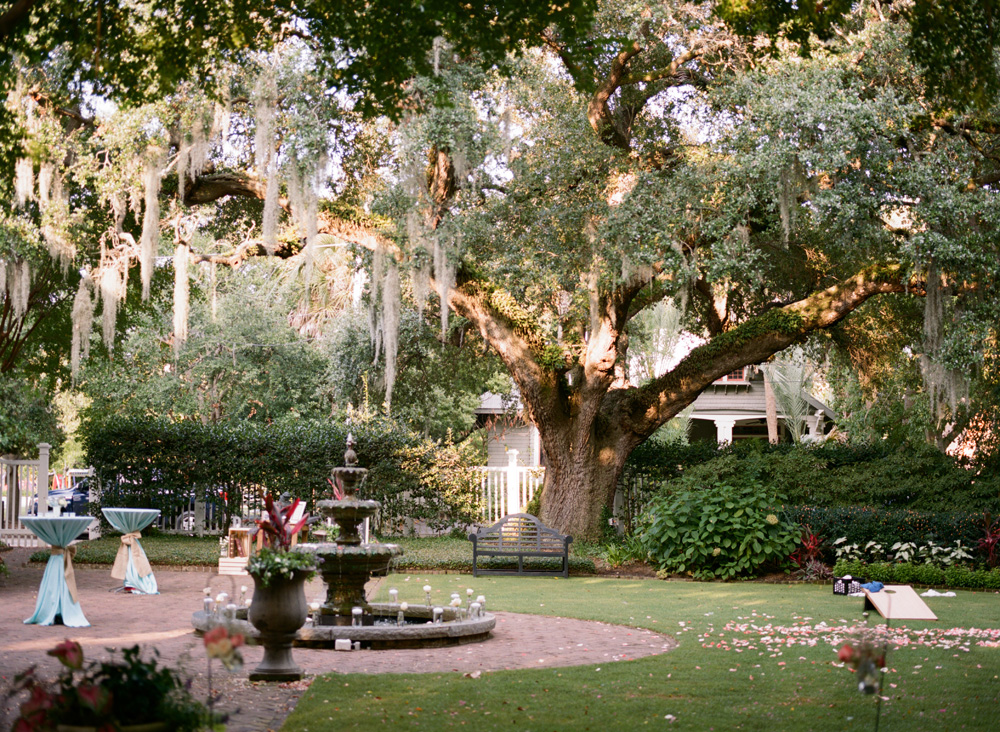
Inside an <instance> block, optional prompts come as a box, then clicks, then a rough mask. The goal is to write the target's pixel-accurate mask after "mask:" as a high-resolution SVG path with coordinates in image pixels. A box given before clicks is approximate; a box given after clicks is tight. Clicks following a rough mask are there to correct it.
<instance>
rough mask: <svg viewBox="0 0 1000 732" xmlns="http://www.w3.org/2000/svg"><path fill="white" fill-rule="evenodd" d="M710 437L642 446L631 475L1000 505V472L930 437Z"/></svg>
mask: <svg viewBox="0 0 1000 732" xmlns="http://www.w3.org/2000/svg"><path fill="white" fill-rule="evenodd" d="M709 445H710V446H709V447H705V446H704V445H703V444H701V443H695V444H692V445H682V444H679V443H651V444H648V445H643V446H640V448H637V449H636V450H635V451H634V452H633V454H632V455H631V456H630V457H629V462H628V464H627V468H626V482H628V480H632V482H635V481H634V477H633V476H634V475H636V474H642V475H648V476H653V477H655V478H656V479H658V480H659V481H668V484H667V485H666V486H665V490H667V491H670V490H676V489H679V488H681V487H682V486H683V484H684V481H687V483H688V484H703V483H705V482H707V481H715V480H719V481H722V482H726V483H730V484H733V485H739V484H743V483H751V482H756V483H760V484H762V485H764V486H766V487H767V488H768V489H770V490H773V491H775V492H777V493H781V494H783V495H785V496H787V497H788V500H789V502H790V503H792V504H802V505H810V506H827V507H832V506H854V505H860V506H878V507H882V508H892V509H904V508H909V509H914V510H921V511H953V510H962V511H982V510H994V511H996V510H997V509H1000V475H989V474H986V473H985V472H983V473H978V474H977V472H976V471H974V470H971V469H968V468H967V467H966V465H965V464H964V463H963V462H962V461H960V460H958V459H956V458H952V457H950V456H948V455H945V454H943V453H941V452H940V451H939V450H936V449H935V448H933V447H931V446H929V445H915V446H910V447H907V448H906V449H892V448H889V447H887V446H885V445H880V444H866V445H840V444H837V443H822V444H819V445H787V444H780V445H770V444H768V443H766V442H763V441H761V440H743V441H739V442H736V443H734V444H732V445H727V446H724V447H716V446H715V445H714V444H711V443H709ZM682 479H683V480H682ZM828 535H829V534H828ZM837 535H838V536H840V535H842V534H837Z"/></svg>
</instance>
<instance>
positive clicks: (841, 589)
mask: <svg viewBox="0 0 1000 732" xmlns="http://www.w3.org/2000/svg"><path fill="white" fill-rule="evenodd" d="M867 582H868V580H866V579H859V578H857V577H851V576H847V577H834V578H833V594H834V595H853V594H854V593H856V592H861V591H862V590H861V585H863V584H865V583H867Z"/></svg>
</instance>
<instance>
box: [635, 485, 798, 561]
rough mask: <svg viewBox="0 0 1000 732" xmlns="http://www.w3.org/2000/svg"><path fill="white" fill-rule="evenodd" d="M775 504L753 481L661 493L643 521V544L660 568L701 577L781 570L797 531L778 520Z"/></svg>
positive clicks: (641, 536) (793, 547) (794, 541)
mask: <svg viewBox="0 0 1000 732" xmlns="http://www.w3.org/2000/svg"><path fill="white" fill-rule="evenodd" d="M777 500H778V499H777V498H776V497H775V496H773V495H772V494H769V493H768V492H766V491H765V490H764V489H763V488H762V487H761V486H760V485H759V484H755V483H752V484H747V485H743V486H740V487H736V486H733V485H729V484H726V483H712V484H708V485H706V486H705V487H703V488H697V489H689V490H682V491H678V492H677V493H675V494H673V495H661V496H659V497H657V498H656V499H654V500H653V502H652V504H651V505H650V507H649V509H648V511H647V512H646V514H645V515H644V516H643V518H642V526H643V528H642V531H641V533H640V539H641V542H642V546H643V548H644V549H645V550H646V551H647V552H648V554H649V556H650V559H651V561H652V562H653V563H654V564H655V565H656V566H657V567H658V568H659V569H660V570H662V571H667V572H688V573H690V574H692V575H693V576H694V577H698V578H715V577H720V578H733V577H746V576H752V575H754V574H757V573H758V572H760V571H762V570H763V569H766V568H783V567H784V566H786V565H787V564H788V557H789V555H790V554H791V553H792V551H793V550H794V549H795V548H796V545H797V544H798V538H799V527H798V526H796V525H795V524H793V523H790V522H788V521H785V520H782V519H780V518H779V517H778V515H777V514H778V512H777V511H776V509H774V508H773V506H774V504H775V502H776V501H777Z"/></svg>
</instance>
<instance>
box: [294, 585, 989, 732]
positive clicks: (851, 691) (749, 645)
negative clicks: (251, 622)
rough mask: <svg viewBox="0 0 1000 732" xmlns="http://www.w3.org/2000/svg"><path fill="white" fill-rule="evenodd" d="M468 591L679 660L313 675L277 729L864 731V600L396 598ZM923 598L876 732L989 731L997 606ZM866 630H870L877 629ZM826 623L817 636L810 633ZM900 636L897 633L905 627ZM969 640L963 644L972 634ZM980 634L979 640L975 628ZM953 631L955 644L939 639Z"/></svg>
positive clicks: (903, 641) (524, 593) (775, 595)
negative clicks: (848, 654) (856, 664)
mask: <svg viewBox="0 0 1000 732" xmlns="http://www.w3.org/2000/svg"><path fill="white" fill-rule="evenodd" d="M427 581H429V582H430V584H432V585H433V586H434V587H435V592H441V593H442V594H443V596H447V595H448V594H449V593H450V592H452V591H454V590H459V591H462V590H463V589H464V588H466V587H471V588H474V590H475V591H476V593H477V594H478V593H482V594H485V595H486V598H487V605H488V607H489V608H490V609H493V610H508V611H513V612H523V613H535V614H543V615H553V616H568V617H577V618H584V619H590V620H599V621H604V622H614V623H623V624H627V625H634V626H641V627H646V628H651V629H653V630H658V631H660V632H663V633H665V634H670V635H673V636H674V637H675V638H676V639H677V641H678V642H679V643H680V646H679V648H677V649H676V650H674V651H671V652H669V653H666V654H663V655H660V656H654V657H650V658H645V659H641V660H638V661H627V662H620V663H604V664H601V665H599V666H582V667H572V668H558V669H530V670H519V671H497V672H492V673H485V674H483V675H482V676H481V677H480V678H478V679H472V678H466V677H463V676H462V675H460V674H441V673H434V674H411V675H404V674H393V675H379V676H367V675H358V674H355V675H346V676H338V675H330V676H326V677H322V678H319V679H317V680H316V681H315V682H314V683H313V685H312V688H311V689H310V690H309V692H308V693H307V694H306V695H305V696H304V697H303V699H302V701H301V702H300V703H299V705H298V707H297V708H296V710H295V711H294V712H293V713H292V715H291V716H290V717H289V718H288V720H287V721H286V723H285V726H284V727H283V732H300V731H301V732H306V730H317V729H327V728H331V725H334V726H335V727H336V728H337V729H366V730H367V729H373V728H378V727H380V726H382V725H388V727H389V728H392V729H434V730H437V729H443V728H450V727H459V726H463V725H464V726H469V727H473V728H475V729H476V730H483V731H488V730H499V729H524V730H588V729H591V730H618V729H632V728H637V727H643V726H646V725H649V726H651V727H654V728H670V729H683V730H699V731H700V730H729V729H743V730H761V731H764V730H766V731H767V732H779V731H781V732H783V731H785V730H838V732H839V731H840V730H870V729H872V728H873V727H874V723H875V699H874V698H873V697H871V696H863V695H861V694H860V693H858V691H857V690H856V689H857V686H856V682H855V680H854V675H853V674H852V673H851V672H850V671H848V670H847V669H845V668H842V667H839V665H838V664H837V657H836V649H837V648H838V647H839V645H840V639H841V638H842V637H843V635H844V629H846V628H848V627H849V626H852V625H853V624H855V623H856V622H858V621H859V620H860V618H861V610H862V601H861V600H860V599H858V598H850V597H837V596H834V595H833V594H832V592H831V589H830V587H829V586H828V585H823V586H817V585H790V586H786V585H760V584H722V583H695V582H660V581H652V580H635V581H630V580H616V579H605V578H597V577H577V578H570V579H569V580H564V579H558V578H522V577H495V578H472V577H470V576H467V575H448V576H445V577H442V576H440V575H435V576H430V577H428V576H427V575H424V576H420V575H419V573H416V572H415V573H413V574H410V575H405V574H397V575H392V576H390V577H389V579H388V581H387V582H386V583H384V584H383V585H382V592H383V595H384V594H385V593H387V592H388V588H389V587H390V586H393V587H396V588H398V589H399V593H400V600H410V601H416V602H420V601H422V597H423V592H422V590H421V587H422V585H423V584H424V583H425V582H427ZM957 594H958V596H957V597H954V598H928V599H927V602H928V604H929V605H930V606H931V608H932V609H933V610H934V612H935V613H936V614H937V615H938V617H939V618H940V621H939V622H937V623H927V622H917V621H906V622H898V623H896V624H894V627H896V626H898V628H899V631H900V632H899V635H898V639H897V642H895V643H894V644H893V645H891V646H890V652H889V656H888V667H889V668H890V671H889V673H888V674H886V677H885V684H886V685H885V689H884V696H885V697H886V699H885V700H884V701H883V702H882V718H881V726H880V729H882V730H889V731H891V732H897V731H903V730H911V731H912V732H923V731H924V730H949V731H950V730H960V729H967V730H993V729H996V726H997V720H998V718H1000V708H998V702H1000V699H998V696H1000V648H997V647H988V646H985V645H980V644H982V643H985V642H996V641H998V640H1000V630H998V629H1000V595H997V594H995V593H969V592H958V593H957ZM873 622H874V619H873ZM820 623H825V626H822V625H820ZM904 626H905V628H904ZM972 628H975V629H979V630H978V631H976V632H975V633H972V634H970V633H969V632H967V631H968V629H972ZM982 629H990V630H991V631H992V632H985V631H983V630H982ZM947 631H951V633H952V634H951V635H948V634H946V632H947Z"/></svg>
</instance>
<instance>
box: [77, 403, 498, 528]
mask: <svg viewBox="0 0 1000 732" xmlns="http://www.w3.org/2000/svg"><path fill="white" fill-rule="evenodd" d="M83 431H84V448H85V450H86V453H87V461H88V462H89V464H91V465H93V466H94V468H95V469H96V471H97V478H98V484H99V486H100V503H101V505H104V506H111V505H113V506H122V507H136V506H146V507H156V508H161V510H164V513H165V515H168V516H173V515H175V514H176V512H177V510H178V506H186V505H188V504H190V501H191V499H192V498H198V499H200V500H206V501H209V502H214V503H216V505H218V506H220V508H221V510H224V511H225V514H226V515H225V522H224V523H225V524H226V525H228V523H229V519H230V516H231V515H240V514H241V513H243V510H244V509H243V507H244V506H245V505H247V506H250V507H251V510H256V509H257V507H258V506H259V503H260V502H261V500H262V498H263V496H264V494H266V493H272V494H274V495H280V494H283V493H288V494H290V495H291V496H292V497H297V498H302V499H304V500H305V501H306V503H307V506H309V507H311V506H312V505H314V502H315V500H320V499H324V498H329V497H331V493H332V489H331V488H330V485H329V483H328V482H327V479H328V478H329V477H330V471H331V470H332V469H333V468H334V467H337V466H340V465H343V462H344V450H345V444H346V439H347V433H348V431H350V432H351V433H353V435H354V438H355V440H356V442H357V447H356V451H357V454H358V459H359V463H360V465H361V467H364V468H368V470H369V473H368V477H367V480H366V481H365V484H364V486H363V488H362V493H363V495H364V497H365V498H370V499H375V500H378V501H381V502H382V511H381V513H380V515H381V517H382V518H383V520H384V519H385V517H409V518H420V519H424V520H427V521H428V522H432V523H433V522H435V521H437V522H443V523H445V524H448V523H452V522H469V520H470V519H474V518H475V517H477V516H478V504H477V498H476V496H477V495H478V493H477V492H476V491H475V490H474V485H473V483H474V482H473V481H472V479H471V474H470V475H467V476H465V478H466V479H464V480H463V478H462V476H463V472H462V471H461V470H460V468H462V467H463V462H462V458H461V456H460V455H458V454H457V452H458V451H457V450H456V448H454V447H452V446H449V445H445V446H441V445H437V444H436V443H433V442H430V441H427V440H422V439H421V438H420V437H419V436H417V435H414V434H413V433H411V432H409V431H408V430H406V429H405V428H403V427H401V426H399V425H398V424H397V423H395V422H393V421H392V420H390V419H387V418H383V417H365V418H358V417H357V416H356V417H355V419H354V421H353V423H352V424H351V425H350V427H349V428H348V426H347V425H345V424H341V423H336V422H325V421H307V420H298V421H294V422H284V423H276V424H270V425H268V424H259V423H254V422H242V423H229V424H214V425H204V424H201V423H198V422H190V421H184V422H172V421H169V420H165V419H137V418H130V417H112V418H109V419H106V420H102V421H101V422H99V423H90V424H87V425H85V426H84V430H83ZM443 466H444V467H447V468H449V470H448V471H443V470H442V467H443ZM446 473H447V477H443V476H445V474H446ZM456 476H457V477H456ZM222 496H224V498H225V500H222V498H221V497H222ZM98 508H99V507H98V506H94V507H93V509H94V511H95V513H96V512H97V509H98ZM168 511H169V513H168Z"/></svg>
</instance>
